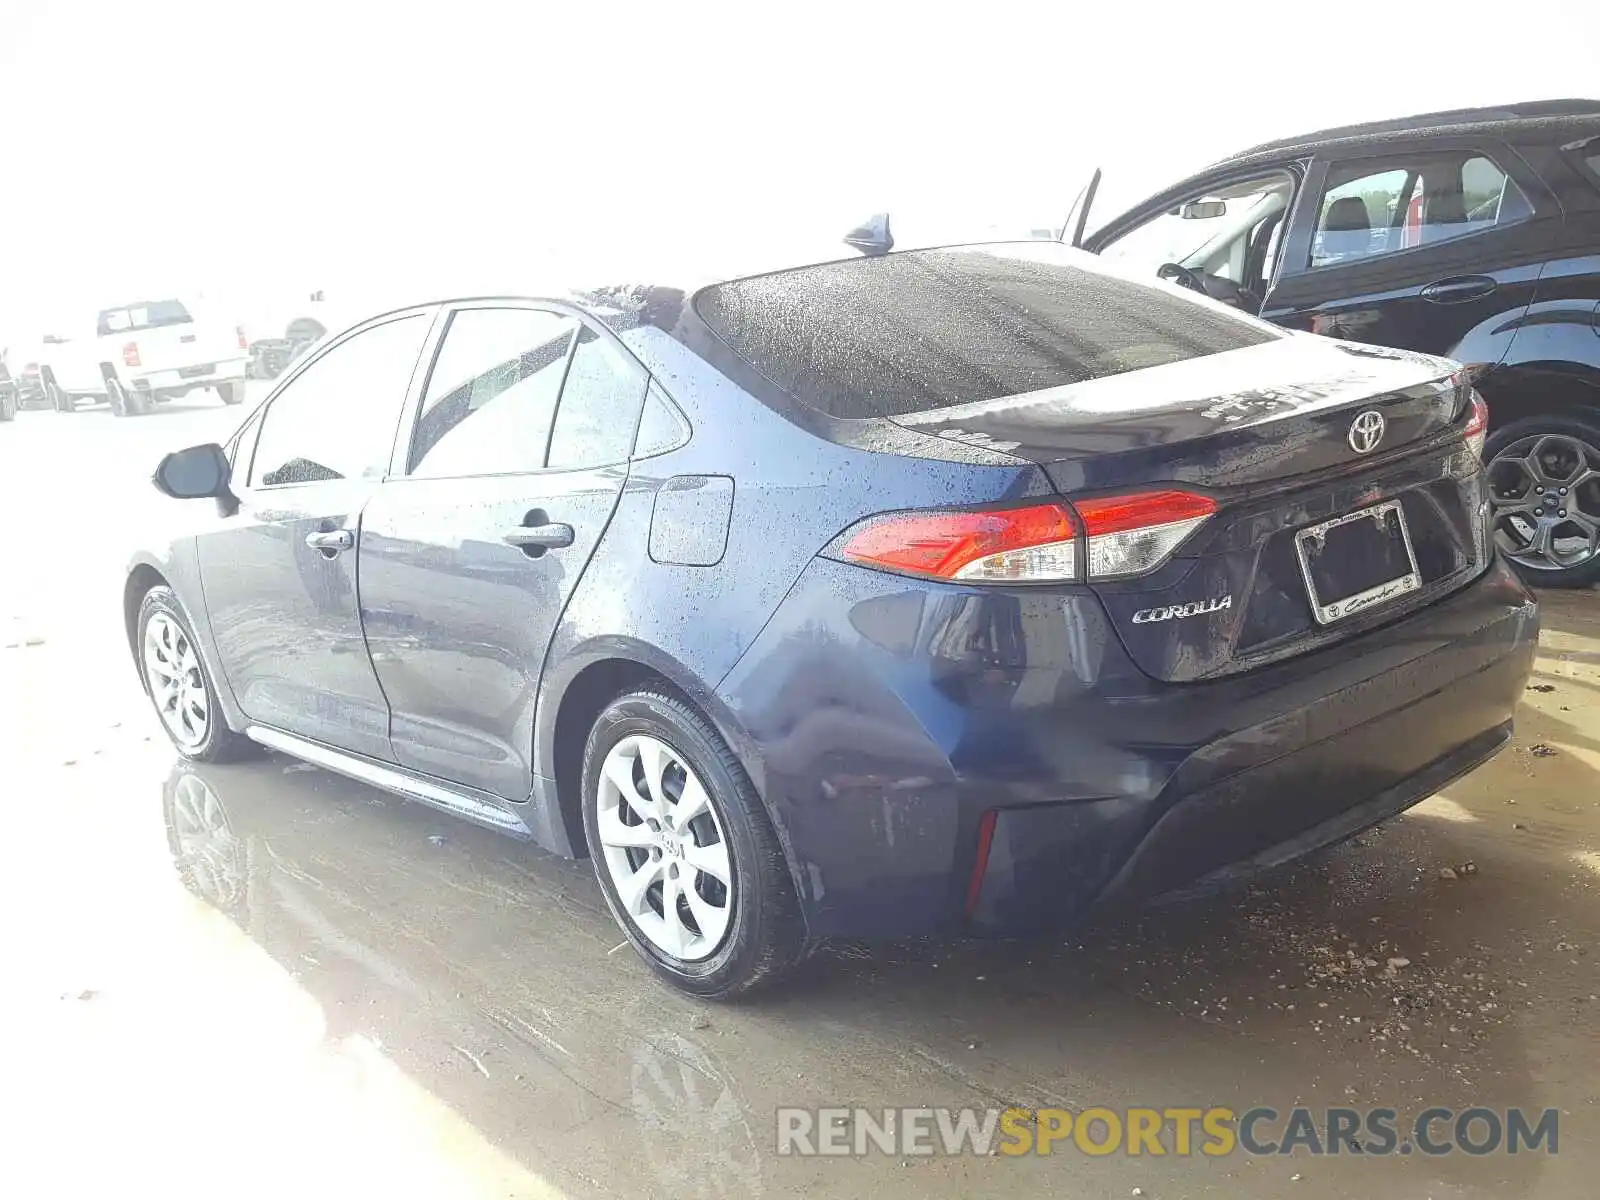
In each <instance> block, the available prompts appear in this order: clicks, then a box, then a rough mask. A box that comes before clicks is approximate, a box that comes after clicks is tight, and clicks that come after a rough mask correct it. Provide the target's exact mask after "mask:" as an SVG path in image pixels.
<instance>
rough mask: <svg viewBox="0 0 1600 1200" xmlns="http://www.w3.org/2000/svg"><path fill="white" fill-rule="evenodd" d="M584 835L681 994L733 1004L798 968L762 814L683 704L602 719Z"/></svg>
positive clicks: (590, 758) (590, 762) (659, 701)
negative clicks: (734, 998) (726, 1000)
mask: <svg viewBox="0 0 1600 1200" xmlns="http://www.w3.org/2000/svg"><path fill="white" fill-rule="evenodd" d="M583 822H584V831H585V833H586V834H587V836H588V841H589V848H590V851H591V853H592V855H593V858H594V870H595V876H596V877H597V878H598V879H599V881H600V890H601V892H602V893H604V895H605V898H606V903H607V905H609V906H610V908H611V915H612V916H613V917H615V918H616V920H617V923H618V924H619V925H621V926H622V930H623V932H624V933H625V934H626V935H627V938H628V941H629V942H631V943H632V944H633V948H634V949H635V950H637V951H638V952H639V954H640V956H641V957H642V958H643V959H644V960H645V962H647V963H648V964H649V965H650V967H651V968H652V969H653V970H654V971H655V972H656V974H658V975H660V976H661V977H662V978H663V979H665V980H667V981H668V982H669V983H671V984H672V985H673V986H675V987H677V988H680V989H682V990H683V991H685V992H688V993H690V994H692V995H696V996H703V997H706V998H708V999H717V1000H721V999H729V998H731V997H734V996H737V995H739V994H740V993H742V992H745V991H747V990H749V989H750V988H752V987H754V986H755V985H756V984H758V983H763V982H770V981H771V980H773V979H776V978H778V977H779V976H781V975H782V974H783V973H785V972H786V971H788V970H789V969H790V968H792V967H793V966H794V965H795V964H796V963H798V962H799V961H800V959H801V958H803V957H804V955H805V952H806V933H805V927H804V924H803V922H802V920H801V918H800V911H799V905H798V903H797V902H796V899H795V892H794V885H793V882H792V881H791V880H790V878H789V869H788V863H787V861H786V859H785V858H784V855H783V851H782V849H781V848H780V847H779V845H778V839H777V836H776V834H775V833H774V832H773V829H772V823H771V821H770V820H769V819H768V817H767V812H766V808H765V806H764V805H763V804H762V802H761V798H760V797H759V796H758V795H757V794H756V790H755V788H754V787H753V786H752V785H751V783H750V780H749V779H748V778H747V777H746V776H745V773H744V768H743V767H741V766H740V765H739V761H738V759H736V758H735V757H734V755H733V752H732V751H731V750H729V749H728V747H727V745H726V743H724V742H723V740H722V738H721V737H720V736H719V735H718V734H717V732H716V730H715V729H714V728H712V726H711V724H710V723H709V722H708V721H706V719H705V718H704V717H702V716H701V715H700V714H699V713H697V712H696V711H695V710H694V709H692V708H690V707H689V706H688V705H687V704H685V703H684V702H683V701H682V700H680V699H678V698H676V697H674V696H667V695H662V694H660V693H656V692H632V693H628V694H626V695H623V696H620V697H618V698H617V699H616V700H614V701H613V702H612V703H611V704H610V705H609V706H608V707H607V708H606V710H605V711H604V712H603V713H601V714H600V717H599V720H597V721H596V722H595V725H594V728H593V730H591V731H590V734H589V742H588V745H587V747H586V748H585V750H584V761H583Z"/></svg>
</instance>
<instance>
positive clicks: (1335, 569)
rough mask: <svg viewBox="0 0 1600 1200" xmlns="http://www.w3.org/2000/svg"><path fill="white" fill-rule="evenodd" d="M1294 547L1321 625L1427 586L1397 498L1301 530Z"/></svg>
mask: <svg viewBox="0 0 1600 1200" xmlns="http://www.w3.org/2000/svg"><path fill="white" fill-rule="evenodd" d="M1294 548H1295V553H1296V554H1298V555H1299V557H1300V573H1301V575H1302V576H1304V578H1305V581H1306V594H1307V596H1309V598H1310V600H1311V612H1312V615H1313V616H1315V617H1316V619H1317V623H1318V624H1319V625H1331V624H1332V623H1333V622H1335V621H1342V620H1344V618H1346V617H1350V616H1354V615H1355V614H1356V613H1358V612H1365V611H1366V610H1367V609H1369V608H1372V607H1374V606H1376V605H1379V604H1384V603H1387V602H1388V601H1390V600H1393V599H1395V598H1397V597H1399V596H1405V595H1409V594H1410V593H1412V592H1415V591H1419V590H1421V588H1422V574H1421V572H1420V571H1418V570H1417V555H1416V551H1415V550H1414V549H1413V548H1412V546H1411V531H1410V530H1409V529H1407V528H1406V515H1405V511H1404V510H1403V509H1402V508H1401V507H1400V501H1398V500H1385V501H1384V502H1383V503H1382V504H1374V505H1373V506H1372V507H1371V508H1363V509H1359V510H1357V511H1356V512H1353V513H1346V514H1345V515H1344V516H1342V517H1335V518H1333V520H1331V521H1324V522H1322V524H1320V525H1313V526H1311V528H1309V529H1302V530H1301V531H1300V532H1299V533H1297V534H1295V537H1294Z"/></svg>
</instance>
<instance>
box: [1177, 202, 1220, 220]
mask: <svg viewBox="0 0 1600 1200" xmlns="http://www.w3.org/2000/svg"><path fill="white" fill-rule="evenodd" d="M1227 211H1228V202H1227V201H1226V200H1191V201H1189V202H1188V203H1187V204H1185V205H1184V206H1183V207H1181V208H1180V209H1178V215H1179V216H1180V217H1182V218H1183V219H1184V220H1185V221H1209V220H1211V219H1212V218H1213V217H1220V216H1224V215H1226V214H1227Z"/></svg>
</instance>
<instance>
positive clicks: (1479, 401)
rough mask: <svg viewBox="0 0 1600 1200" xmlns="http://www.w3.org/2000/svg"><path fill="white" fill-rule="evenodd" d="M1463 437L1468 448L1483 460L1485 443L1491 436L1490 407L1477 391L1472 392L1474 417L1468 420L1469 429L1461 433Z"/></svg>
mask: <svg viewBox="0 0 1600 1200" xmlns="http://www.w3.org/2000/svg"><path fill="white" fill-rule="evenodd" d="M1461 436H1462V437H1463V438H1465V439H1466V442H1467V448H1468V449H1470V450H1471V451H1472V452H1473V453H1474V454H1476V455H1477V456H1478V458H1479V459H1480V460H1481V459H1482V458H1483V443H1484V440H1485V439H1486V438H1487V437H1488V436H1489V406H1488V405H1487V404H1485V403H1484V401H1483V397H1482V396H1480V395H1478V393H1477V391H1476V389H1474V391H1473V392H1472V415H1471V416H1470V417H1468V418H1467V427H1466V428H1465V429H1463V430H1462V431H1461Z"/></svg>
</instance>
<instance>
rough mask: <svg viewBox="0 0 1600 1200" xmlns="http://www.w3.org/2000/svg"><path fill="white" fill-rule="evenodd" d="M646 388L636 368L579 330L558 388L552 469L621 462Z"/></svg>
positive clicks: (645, 379)
mask: <svg viewBox="0 0 1600 1200" xmlns="http://www.w3.org/2000/svg"><path fill="white" fill-rule="evenodd" d="M648 382H649V379H648V377H647V376H646V375H645V373H644V370H643V369H642V368H641V367H640V366H639V364H638V363H636V362H634V361H633V360H632V359H631V358H629V357H628V356H627V355H625V354H623V353H622V352H621V351H620V350H618V349H617V348H616V347H615V346H613V345H612V344H611V343H610V342H608V341H606V340H605V339H604V338H602V337H601V336H600V335H599V334H597V333H596V332H595V331H594V330H592V329H590V328H589V327H588V326H587V325H585V326H584V327H583V329H582V332H580V333H579V335H578V348H577V349H576V350H575V351H573V354H572V365H571V366H570V367H569V368H568V369H567V380H566V382H565V383H564V384H563V385H562V387H561V407H560V408H558V409H557V410H556V427H555V432H554V433H553V434H552V435H551V437H550V465H551V466H552V467H603V466H609V465H610V464H612V463H619V462H626V461H627V459H628V453H629V451H631V450H632V449H633V434H634V430H636V429H637V428H638V426H639V406H640V405H641V404H643V403H644V389H645V384H646V383H648Z"/></svg>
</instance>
